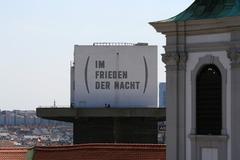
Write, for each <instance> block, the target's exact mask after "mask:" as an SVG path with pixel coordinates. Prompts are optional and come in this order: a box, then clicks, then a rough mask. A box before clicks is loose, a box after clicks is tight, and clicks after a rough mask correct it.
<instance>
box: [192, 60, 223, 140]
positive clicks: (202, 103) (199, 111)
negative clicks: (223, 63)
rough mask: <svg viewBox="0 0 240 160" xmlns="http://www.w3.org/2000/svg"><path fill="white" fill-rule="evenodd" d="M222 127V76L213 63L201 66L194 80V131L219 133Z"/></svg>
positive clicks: (206, 133)
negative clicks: (195, 80)
mask: <svg viewBox="0 0 240 160" xmlns="http://www.w3.org/2000/svg"><path fill="white" fill-rule="evenodd" d="M221 129H222V76H221V72H220V71H219V69H218V68H217V67H216V66H215V65H213V64H209V65H205V66H203V67H202V68H201V69H200V71H199V73H198V74H197V82H196V131H197V134H198V135H220V134H221Z"/></svg>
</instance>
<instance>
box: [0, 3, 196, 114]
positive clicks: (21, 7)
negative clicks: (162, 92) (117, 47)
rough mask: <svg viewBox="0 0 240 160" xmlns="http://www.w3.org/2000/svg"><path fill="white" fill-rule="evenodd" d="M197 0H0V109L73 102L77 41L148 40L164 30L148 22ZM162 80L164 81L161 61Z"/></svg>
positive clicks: (159, 41)
mask: <svg viewBox="0 0 240 160" xmlns="http://www.w3.org/2000/svg"><path fill="white" fill-rule="evenodd" d="M192 2H193V0H182V1H179V0H167V1H164V0H0V55H1V58H0V109H2V110H3V109H10V110H12V109H35V108H36V107H38V106H40V105H42V106H49V105H52V104H53V101H54V99H55V100H56V103H57V105H69V99H70V98H69V97H70V85H69V83H70V82H69V81H70V72H69V70H70V61H71V60H73V46H74V44H79V45H81V44H89V45H91V44H92V43H93V42H130V43H136V42H148V43H149V44H153V45H158V49H159V51H158V52H159V54H161V53H163V52H164V50H163V49H162V46H163V45H164V44H165V38H164V36H162V35H160V34H159V33H156V31H155V30H154V29H153V28H152V27H151V26H150V25H149V24H148V22H151V21H158V20H163V19H166V18H170V17H171V16H174V15H176V14H177V13H179V12H180V11H182V10H184V9H186V7H187V6H189V5H190V4H191V3H192ZM159 81H165V68H164V65H163V64H162V63H161V62H160V63H159Z"/></svg>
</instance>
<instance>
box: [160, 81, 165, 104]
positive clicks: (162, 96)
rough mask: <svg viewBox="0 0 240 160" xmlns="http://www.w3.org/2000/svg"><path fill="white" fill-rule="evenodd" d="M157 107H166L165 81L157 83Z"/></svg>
mask: <svg viewBox="0 0 240 160" xmlns="http://www.w3.org/2000/svg"><path fill="white" fill-rule="evenodd" d="M159 107H166V83H163V82H161V83H160V84H159Z"/></svg>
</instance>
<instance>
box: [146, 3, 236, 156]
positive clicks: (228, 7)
mask: <svg viewBox="0 0 240 160" xmlns="http://www.w3.org/2000/svg"><path fill="white" fill-rule="evenodd" d="M150 24H151V25H152V26H153V27H154V28H155V29H156V31H157V32H161V33H163V34H165V35H166V46H164V48H165V54H162V60H163V62H164V63H165V64H166V82H167V96H166V97H167V113H166V117H167V141H166V143H167V160H237V159H239V157H240V116H239V115H240V0H196V1H195V2H194V3H193V4H192V5H191V6H190V7H189V8H187V9H186V10H185V11H183V12H182V13H180V14H178V15H177V16H175V17H172V18H170V19H167V20H164V21H157V22H151V23H150Z"/></svg>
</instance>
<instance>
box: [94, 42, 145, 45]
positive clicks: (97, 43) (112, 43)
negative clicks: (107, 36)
mask: <svg viewBox="0 0 240 160" xmlns="http://www.w3.org/2000/svg"><path fill="white" fill-rule="evenodd" d="M147 45H148V43H136V44H135V43H127V42H95V43H93V46H147Z"/></svg>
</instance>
